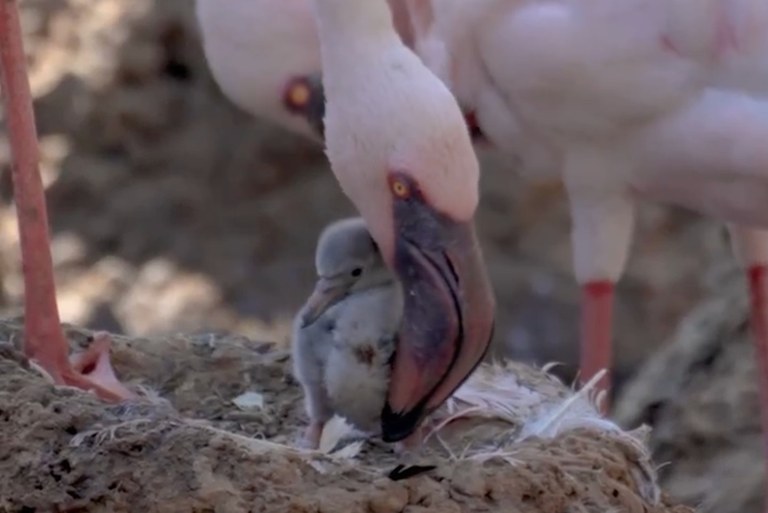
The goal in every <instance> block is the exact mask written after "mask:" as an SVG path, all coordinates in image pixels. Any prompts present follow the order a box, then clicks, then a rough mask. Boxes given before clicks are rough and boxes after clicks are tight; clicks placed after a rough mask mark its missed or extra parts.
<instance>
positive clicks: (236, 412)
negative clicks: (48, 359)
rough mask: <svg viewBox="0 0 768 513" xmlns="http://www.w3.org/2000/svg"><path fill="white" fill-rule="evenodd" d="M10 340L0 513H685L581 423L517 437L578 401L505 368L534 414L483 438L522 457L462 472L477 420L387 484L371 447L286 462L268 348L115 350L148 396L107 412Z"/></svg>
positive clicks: (383, 464)
mask: <svg viewBox="0 0 768 513" xmlns="http://www.w3.org/2000/svg"><path fill="white" fill-rule="evenodd" d="M20 330H21V326H20V325H19V324H18V322H16V321H12V322H1V323H0V340H3V341H5V342H4V344H5V345H4V346H3V351H2V356H1V357H0V421H1V422H2V429H0V474H2V475H3V476H6V478H5V479H3V480H0V510H2V511H9V512H31V511H113V512H120V511H144V512H147V513H149V512H176V511H179V512H182V511H183V512H191V511H200V512H203V511H205V512H210V511H216V512H233V513H234V512H249V511H260V512H296V513H299V512H338V511H344V512H350V513H354V512H376V513H387V512H392V513H394V512H400V511H408V512H428V511H434V512H441V513H444V512H460V511H509V512H513V511H514V512H521V513H528V512H531V513H533V512H537V513H538V512H563V511H569V512H571V511H573V512H595V513H597V512H600V513H605V512H606V511H617V512H618V511H621V512H624V511H626V512H638V513H639V512H677V513H683V512H689V511H690V510H689V509H687V508H685V507H682V506H675V507H673V506H669V505H668V504H667V501H666V500H664V499H663V498H661V497H660V493H659V489H658V487H657V485H656V477H655V472H654V470H653V466H652V465H651V463H650V460H649V459H648V456H647V453H646V451H645V449H644V446H643V444H642V442H641V441H640V440H639V439H638V438H637V436H640V435H637V436H635V435H633V434H629V433H625V432H623V431H620V430H618V429H617V428H615V427H613V425H612V424H610V423H608V422H607V421H605V420H603V419H599V418H598V417H596V416H594V415H591V416H590V414H588V413H586V414H585V413H584V411H582V412H581V413H578V414H574V415H571V418H568V415H565V416H564V417H562V416H561V417H562V418H560V420H559V421H558V422H559V425H558V426H555V425H554V424H553V422H549V424H548V428H547V430H549V433H545V431H546V430H545V429H543V428H542V429H539V432H540V436H531V435H526V436H520V435H521V433H522V431H523V430H525V429H526V426H527V429H530V428H531V422H529V420H531V421H533V420H534V419H532V418H531V419H529V418H526V416H528V415H533V416H537V415H538V416H539V417H541V415H540V414H541V413H544V412H546V411H550V410H552V408H549V406H552V405H561V404H562V403H563V400H564V399H565V400H568V398H569V397H570V398H571V401H570V403H568V404H575V400H576V399H579V398H578V397H574V396H573V394H571V392H570V391H569V390H568V389H567V388H565V387H564V386H562V385H560V384H559V382H558V381H556V380H555V379H554V378H552V377H551V376H548V375H546V374H545V373H543V372H542V371H538V370H534V369H532V368H530V367H525V366H521V365H512V366H509V367H506V369H511V370H512V372H513V374H514V376H512V375H508V376H507V378H506V379H507V383H515V384H516V385H514V386H517V387H518V392H520V391H523V390H534V391H535V392H536V393H539V395H540V396H541V397H544V399H539V400H534V399H531V400H524V401H523V402H522V403H521V410H520V411H522V412H524V413H523V414H522V416H521V417H518V420H519V422H517V423H516V421H515V420H514V418H512V417H510V418H508V419H507V422H506V426H505V427H504V428H503V433H502V431H501V430H496V432H495V433H494V436H496V435H499V434H503V435H504V437H505V438H506V439H507V440H510V439H516V440H519V441H515V442H514V444H510V443H507V444H506V445H503V444H502V445H499V444H498V443H496V442H494V443H496V445H495V447H496V449H497V450H496V451H495V453H494V451H485V452H484V453H479V452H477V451H475V452H474V453H472V455H470V454H469V453H466V454H464V455H458V456H457V455H456V454H458V451H457V452H455V453H454V450H456V449H458V448H459V445H457V443H456V442H457V441H458V440H461V439H465V438H466V436H470V437H472V438H474V439H475V441H477V438H478V437H480V436H484V437H486V439H487V440H489V441H490V440H491V439H492V438H493V436H489V435H488V434H487V433H488V429H489V426H490V425H491V424H492V422H491V421H487V422H486V421H483V422H479V421H478V420H479V419H472V420H471V422H469V424H467V425H463V426H462V425H460V424H459V425H458V426H457V427H455V428H454V429H453V431H452V432H453V434H455V435H456V436H452V435H451V431H446V432H445V435H446V437H445V438H443V437H441V438H440V441H441V444H446V445H441V444H437V442H435V443H433V444H431V445H428V446H427V447H426V448H425V449H424V451H423V452H422V454H421V455H419V459H420V460H422V463H423V462H428V463H430V464H431V465H433V466H435V468H434V469H432V470H429V471H427V472H423V473H421V474H420V475H416V476H413V477H409V478H407V479H397V478H395V474H391V472H392V471H393V470H395V468H396V466H397V465H398V463H401V460H400V458H401V457H398V456H397V455H395V454H394V453H393V452H392V451H391V450H390V449H389V448H388V447H386V446H384V445H383V444H380V443H376V442H375V441H371V442H369V443H366V445H365V446H364V447H363V448H362V450H361V451H359V452H355V453H350V452H349V451H346V450H345V449H344V448H342V449H341V451H336V452H331V453H319V452H307V451H300V450H297V449H294V448H293V446H292V444H293V441H294V440H295V439H296V437H297V436H298V435H299V433H300V430H301V428H302V426H303V425H304V422H305V418H304V413H303V407H302V403H301V397H300V390H299V387H298V386H297V384H296V383H294V381H293V380H292V378H291V377H290V371H289V369H290V363H289V359H290V356H289V354H287V353H286V352H284V351H282V350H278V349H275V348H274V347H273V346H272V345H271V344H265V343H256V342H253V341H250V340H248V339H245V338H242V337H228V336H223V335H208V336H195V337H186V336H181V335H178V336H169V337H163V338H157V339H153V338H143V339H131V338H124V337H116V338H115V347H114V350H113V354H114V362H115V367H116V370H117V372H118V373H119V374H120V375H121V377H122V378H123V379H124V380H125V381H126V382H128V383H131V384H132V385H133V386H134V387H144V388H143V390H144V391H145V393H144V394H143V397H142V398H141V399H138V400H136V401H134V402H130V403H125V404H121V405H106V404H104V403H102V402H100V401H98V400H97V399H95V398H94V397H93V396H91V395H89V394H86V393H82V392H80V391H78V390H73V389H68V388H55V387H53V386H52V385H51V384H50V383H49V382H48V381H47V380H46V379H45V377H44V376H43V375H42V374H41V373H40V372H39V371H37V370H36V369H35V368H33V367H32V366H30V364H29V362H27V361H25V360H24V359H23V358H21V357H20V356H19V353H18V351H17V349H16V346H17V345H18V342H19V340H20V338H21V332H20ZM67 332H68V336H69V338H70V340H71V343H72V346H73V349H74V350H78V349H82V348H83V347H85V346H86V345H87V343H88V342H87V341H88V332H86V331H84V330H80V329H76V328H72V327H67ZM497 369H501V367H499V368H497ZM510 379H511V380H512V381H509V380H510ZM505 386H508V385H505ZM526 387H527V388H526ZM154 392H157V394H158V395H156V394H155V393H154ZM247 392H250V393H251V396H253V395H254V394H256V395H258V396H259V397H261V398H262V399H263V403H260V404H258V407H256V408H251V409H249V408H245V409H243V404H242V403H241V402H240V401H238V400H237V399H238V398H239V397H243V394H244V393H247ZM521 393H522V392H521ZM522 395H523V396H524V395H525V394H522ZM534 395H535V394H534ZM534 395H531V394H529V396H530V397H534ZM238 404H239V405H240V406H238ZM583 404H588V403H586V402H585V403H583ZM454 406H456V405H455V404H454ZM538 410H540V411H538ZM561 410H562V408H561ZM582 410H583V408H582ZM537 411H538V413H537ZM563 411H564V410H563ZM573 411H576V410H573ZM577 419H578V420H577ZM536 422H539V421H536ZM601 426H604V427H605V428H603V427H601ZM606 426H607V427H606ZM473 429H474V430H475V431H473ZM480 433H486V434H484V435H480ZM356 443H358V444H359V443H360V442H356ZM451 444H454V445H453V450H447V449H446V448H449V447H450V446H451ZM345 447H346V448H348V447H350V445H347V446H345ZM502 449H503V450H502ZM449 453H453V456H449V455H448V454H449ZM481 456H482V457H481ZM409 465H410V464H409ZM413 468H414V467H413V466H406V467H405V470H401V474H402V472H408V469H413ZM403 475H405V474H403Z"/></svg>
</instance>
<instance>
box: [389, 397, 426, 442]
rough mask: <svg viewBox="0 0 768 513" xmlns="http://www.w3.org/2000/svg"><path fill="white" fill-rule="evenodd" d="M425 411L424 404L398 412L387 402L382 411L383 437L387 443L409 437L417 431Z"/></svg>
mask: <svg viewBox="0 0 768 513" xmlns="http://www.w3.org/2000/svg"><path fill="white" fill-rule="evenodd" d="M423 413H424V406H423V404H422V405H419V406H417V407H416V408H414V409H412V410H410V411H407V412H405V413H396V412H394V411H392V407H391V406H390V405H389V402H387V403H386V404H385V405H384V411H382V413H381V438H382V439H383V440H384V442H386V443H395V442H399V441H401V440H404V439H406V438H408V436H410V435H411V434H412V433H413V432H414V431H416V428H417V427H418V426H419V421H421V419H422V417H423Z"/></svg>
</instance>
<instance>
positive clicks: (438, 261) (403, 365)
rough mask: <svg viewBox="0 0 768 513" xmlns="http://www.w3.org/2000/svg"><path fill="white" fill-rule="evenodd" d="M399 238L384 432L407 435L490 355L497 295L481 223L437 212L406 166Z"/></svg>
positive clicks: (399, 195)
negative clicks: (398, 305)
mask: <svg viewBox="0 0 768 513" xmlns="http://www.w3.org/2000/svg"><path fill="white" fill-rule="evenodd" d="M389 178H390V188H391V189H392V191H393V193H394V200H393V206H394V208H393V212H394V225H395V227H394V229H395V237H394V239H395V245H394V248H393V250H392V252H391V253H390V254H389V255H386V254H385V255H384V258H385V260H387V261H388V262H390V263H391V265H392V267H393V270H394V271H395V272H396V273H397V276H398V278H399V279H400V282H401V284H402V287H403V294H404V311H403V319H402V322H401V325H400V331H399V333H398V341H397V346H396V350H395V355H394V362H393V369H392V376H391V380H390V385H389V393H388V398H387V403H386V405H385V407H384V411H383V413H382V435H383V438H384V440H385V441H387V442H397V441H400V440H403V439H405V438H407V437H408V436H409V435H411V434H412V433H413V432H414V431H415V430H416V428H417V427H418V426H419V424H420V423H421V421H422V420H423V419H424V417H425V416H426V415H428V414H429V413H431V412H432V411H434V410H435V409H437V408H438V407H439V406H440V405H441V404H442V403H443V402H444V401H445V400H446V399H447V398H448V397H449V396H450V395H451V394H452V393H453V392H454V391H455V390H456V389H457V388H458V387H459V386H460V385H461V384H462V383H463V382H464V380H465V379H466V378H467V377H468V376H469V374H470V373H471V372H472V371H473V370H474V369H475V367H476V366H477V365H478V364H479V363H480V361H481V360H482V359H483V357H484V356H485V353H486V352H487V350H488V347H489V345H490V341H491V337H492V335H493V318H494V310H495V304H494V298H493V294H492V291H491V287H490V283H489V281H488V277H487V272H486V268H485V264H484V263H483V259H482V255H481V252H480V247H479V244H478V241H477V236H476V234H475V228H474V223H473V221H472V220H470V221H455V220H453V219H451V218H450V217H448V216H446V215H445V214H442V213H440V212H437V211H436V210H435V209H434V208H433V207H432V206H431V205H430V204H429V201H428V200H427V199H426V198H425V197H424V195H423V194H422V192H421V190H420V188H419V186H418V184H417V183H416V181H415V180H413V179H412V178H411V177H410V176H408V175H407V174H405V173H396V172H393V173H391V174H390V177H389Z"/></svg>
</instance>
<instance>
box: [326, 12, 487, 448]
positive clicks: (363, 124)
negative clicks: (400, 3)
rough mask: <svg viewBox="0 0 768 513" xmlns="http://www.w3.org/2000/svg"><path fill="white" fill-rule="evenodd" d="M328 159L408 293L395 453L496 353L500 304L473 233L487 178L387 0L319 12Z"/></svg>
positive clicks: (388, 434) (387, 412) (391, 404)
mask: <svg viewBox="0 0 768 513" xmlns="http://www.w3.org/2000/svg"><path fill="white" fill-rule="evenodd" d="M314 8H315V14H316V18H317V22H318V30H319V34H320V49H321V57H322V70H323V85H324V89H325V94H326V99H327V103H326V117H325V138H326V146H327V153H328V157H329V159H330V161H331V166H332V168H333V171H334V173H335V174H336V176H337V178H338V180H339V183H340V184H341V186H342V188H343V189H344V191H345V193H346V194H347V195H348V196H349V197H350V199H351V200H352V202H353V203H354V204H355V206H356V207H357V209H358V210H359V212H360V214H361V215H362V216H363V218H365V220H366V224H367V225H368V227H369V230H370V232H371V235H372V237H373V238H374V240H375V241H376V242H377V244H378V246H379V248H380V250H381V253H382V256H383V258H384V261H385V263H386V264H387V266H388V267H389V268H390V269H392V270H393V271H394V272H395V273H396V274H397V275H398V278H399V280H400V282H401V284H402V287H403V291H404V301H405V305H404V307H405V308H404V317H403V320H402V323H401V329H400V331H399V337H398V341H397V345H396V353H395V358H394V366H393V371H392V378H391V383H390V388H389V392H388V400H387V404H386V405H385V408H384V412H383V414H382V432H383V437H384V439H385V440H387V441H398V440H402V439H404V438H406V437H408V436H409V435H410V434H411V433H413V431H414V429H415V428H416V427H417V426H418V424H419V422H420V421H421V419H422V418H423V416H424V415H425V414H426V413H428V412H430V411H431V410H434V409H435V408H437V407H438V406H439V405H440V404H442V402H443V401H444V400H445V399H447V398H448V396H449V395H450V394H451V393H452V392H453V391H454V390H455V389H456V388H457V387H458V386H459V385H460V384H461V383H462V382H463V381H464V380H465V379H466V378H467V377H468V375H469V374H470V372H471V371H472V370H473V369H474V368H475V367H476V366H477V364H478V363H480V360H481V359H482V358H483V356H484V354H485V352H486V351H487V348H488V345H489V342H490V337H491V334H492V325H493V310H494V300H493V296H492V293H491V288H490V284H489V283H488V277H487V274H486V270H485V267H484V264H483V262H482V257H481V252H480V248H479V245H478V242H477V237H476V234H475V228H474V221H473V218H474V214H475V210H476V208H477V204H478V180H479V166H478V162H477V158H476V157H475V154H474V150H473V148H472V143H471V140H470V137H469V132H468V130H467V129H466V126H465V124H464V119H463V116H462V113H461V110H460V109H459V106H458V104H457V103H456V100H455V98H454V97H453V95H452V94H451V93H450V91H449V90H448V89H447V88H446V87H445V85H444V84H443V83H442V82H441V81H440V80H439V79H438V78H437V77H436V76H435V75H434V74H432V73H431V72H430V71H429V70H428V69H427V68H426V67H425V66H424V65H423V63H422V62H421V61H420V59H419V58H418V57H417V56H416V55H415V54H414V53H413V52H412V51H411V50H410V49H409V48H407V47H406V46H405V45H404V44H403V42H402V41H401V39H400V38H399V37H398V34H397V32H396V31H395V28H394V26H393V23H392V15H391V12H390V10H389V7H388V5H387V3H386V2H385V1H384V0H368V1H366V2H360V1H359V0H315V2H314Z"/></svg>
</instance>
